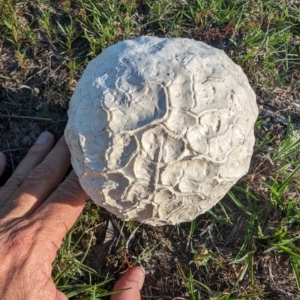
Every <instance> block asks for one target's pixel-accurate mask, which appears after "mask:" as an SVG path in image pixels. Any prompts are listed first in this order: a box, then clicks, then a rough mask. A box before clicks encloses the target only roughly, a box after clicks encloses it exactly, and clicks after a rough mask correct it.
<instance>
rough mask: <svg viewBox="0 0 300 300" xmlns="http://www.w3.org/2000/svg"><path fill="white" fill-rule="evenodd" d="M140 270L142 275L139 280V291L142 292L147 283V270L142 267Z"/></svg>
mask: <svg viewBox="0 0 300 300" xmlns="http://www.w3.org/2000/svg"><path fill="white" fill-rule="evenodd" d="M140 270H141V275H140V278H139V289H140V290H141V289H142V287H143V285H144V281H145V269H144V268H142V267H141V268H140Z"/></svg>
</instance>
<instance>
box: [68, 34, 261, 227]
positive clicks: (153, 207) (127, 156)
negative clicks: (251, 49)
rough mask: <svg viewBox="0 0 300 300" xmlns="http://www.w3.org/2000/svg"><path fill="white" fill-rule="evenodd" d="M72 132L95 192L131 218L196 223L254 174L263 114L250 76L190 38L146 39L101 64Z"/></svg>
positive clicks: (77, 107)
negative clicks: (252, 164)
mask: <svg viewBox="0 0 300 300" xmlns="http://www.w3.org/2000/svg"><path fill="white" fill-rule="evenodd" d="M68 114H69V122H68V124H67V127H66V130H65V137H66V141H67V144H68V146H69V148H70V151H71V154H72V164H73V167H74V170H75V172H76V174H77V175H78V177H79V181H80V183H81V185H82V187H83V188H84V190H85V191H86V192H87V194H88V195H89V196H90V197H91V198H92V199H93V200H94V201H95V202H96V203H97V204H99V205H101V206H105V208H106V209H107V210H108V211H110V212H112V213H114V214H116V215H117V216H119V217H120V218H124V219H134V220H138V221H140V222H143V223H147V224H151V225H164V224H176V223H180V222H185V221H191V220H192V219H194V218H195V217H197V216H198V215H199V214H201V213H204V212H205V211H207V210H209V209H210V208H211V207H212V206H213V205H215V204H216V203H217V202H218V201H219V200H220V199H221V198H222V197H223V196H224V195H225V194H226V193H227V192H228V190H229V189H230V188H231V187H232V186H233V185H234V184H235V183H236V181H237V180H238V179H239V178H240V177H241V176H243V175H244V174H246V173H247V171H248V168H249V164H250V159H251V156H252V152H253V145H254V129H253V128H254V123H255V120H256V118H257V115H258V109H257V105H256V97H255V94H254V92H253V90H252V89H251V87H250V85H249V83H248V80H247V77H246V76H245V74H244V73H243V71H242V69H241V68H240V67H239V66H237V65H236V64H234V63H233V62H232V61H231V60H230V59H229V58H228V57H227V56H226V55H225V54H224V53H223V52H222V51H220V50H218V49H215V48H213V47H210V46H208V45H206V44H204V43H202V42H198V41H194V40H190V39H167V38H156V37H139V38H137V39H134V40H128V41H123V42H119V43H117V44H116V45H114V46H111V47H109V48H107V49H106V50H105V51H103V52H102V53H101V54H100V55H99V56H98V57H96V58H95V59H94V60H92V61H91V62H90V63H89V65H88V66H87V68H86V70H85V71H84V74H83V76H82V78H81V79H80V81H79V82H78V84H77V87H76V89H75V91H74V94H73V96H72V99H71V103H70V108H69V112H68Z"/></svg>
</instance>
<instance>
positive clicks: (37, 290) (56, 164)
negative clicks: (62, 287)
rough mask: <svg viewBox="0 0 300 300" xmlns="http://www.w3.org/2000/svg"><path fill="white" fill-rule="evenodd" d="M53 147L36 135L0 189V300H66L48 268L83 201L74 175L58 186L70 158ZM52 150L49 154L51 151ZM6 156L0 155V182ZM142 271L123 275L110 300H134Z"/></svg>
mask: <svg viewBox="0 0 300 300" xmlns="http://www.w3.org/2000/svg"><path fill="white" fill-rule="evenodd" d="M53 145H54V137H53V135H52V134H50V133H49V132H44V133H42V134H41V135H40V137H39V138H38V140H37V141H36V143H35V144H34V145H33V146H32V148H31V149H30V150H29V152H28V154H27V155H26V157H25V158H24V160H23V161H22V162H21V163H20V164H19V166H18V167H17V169H16V170H15V172H14V174H13V175H12V177H11V178H10V179H9V180H8V181H7V182H6V184H5V185H4V186H3V187H2V188H1V189H0V257H1V264H0V299H2V300H19V299H20V300H27V299H30V300H35V299H39V300H40V299H44V300H65V299H67V297H66V296H65V295H64V294H63V293H61V292H60V291H58V290H57V289H56V287H55V285H54V282H53V281H52V279H51V272H52V263H53V261H54V259H55V255H56V252H57V250H58V249H59V248H60V246H61V243H62V240H63V238H64V237H65V235H66V234H67V232H68V231H69V229H70V228H71V227H72V225H73V224H74V223H75V221H76V219H77V218H78V216H79V214H80V213H81V211H82V209H83V207H84V204H85V201H86V199H87V198H88V197H87V195H86V194H85V192H84V191H83V190H82V188H81V187H80V185H79V182H78V178H77V176H76V175H75V173H74V171H71V173H70V174H69V175H68V176H67V178H66V179H65V180H64V181H62V180H63V178H64V176H65V174H66V172H67V170H68V168H69V166H70V153H69V150H68V147H67V145H66V143H65V140H64V138H62V139H60V141H59V142H58V143H57V144H56V145H55V147H54V148H53V149H52V147H53ZM51 149H52V150H51ZM4 168H5V156H4V154H3V153H0V176H1V175H2V173H3V171H4ZM143 281H144V270H143V269H142V268H140V267H135V268H132V269H131V270H129V271H128V272H126V273H125V274H124V275H123V276H122V278H121V279H120V280H119V281H118V282H117V283H116V285H115V287H114V289H115V290H120V289H126V288H131V289H129V290H126V291H123V292H121V293H119V294H116V295H113V296H112V297H111V300H129V299H130V300H138V299H140V292H139V290H140V288H141V286H142V284H143Z"/></svg>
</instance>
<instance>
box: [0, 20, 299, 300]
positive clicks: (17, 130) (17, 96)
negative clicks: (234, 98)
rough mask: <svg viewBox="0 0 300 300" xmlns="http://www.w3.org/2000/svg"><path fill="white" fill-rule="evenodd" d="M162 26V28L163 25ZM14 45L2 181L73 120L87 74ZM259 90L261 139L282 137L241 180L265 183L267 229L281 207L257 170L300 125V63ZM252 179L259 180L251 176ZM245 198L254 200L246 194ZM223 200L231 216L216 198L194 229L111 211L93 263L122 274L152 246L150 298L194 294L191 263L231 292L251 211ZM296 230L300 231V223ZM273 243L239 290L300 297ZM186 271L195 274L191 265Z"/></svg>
mask: <svg viewBox="0 0 300 300" xmlns="http://www.w3.org/2000/svg"><path fill="white" fill-rule="evenodd" d="M149 32H153V30H152V28H151V26H148V27H145V28H144V29H143V30H142V32H141V34H148V33H149ZM155 34H156V35H158V36H160V35H162V34H160V32H159V31H156V33H155ZM193 37H194V38H196V39H199V40H204V41H206V42H208V43H210V44H212V45H214V46H220V47H219V48H222V49H223V50H224V51H225V52H226V53H227V54H228V55H229V56H230V54H231V52H230V51H231V46H230V45H227V44H226V43H225V44H224V43H222V45H220V44H218V42H216V41H214V40H209V39H206V36H205V34H204V33H199V34H198V35H196V34H195V33H194V34H193ZM14 51H15V48H14V46H12V45H11V44H9V43H7V42H4V41H2V40H0V73H1V74H2V75H3V76H1V77H0V150H1V151H3V152H4V153H5V154H6V157H7V168H6V171H5V174H4V176H3V177H2V178H1V181H0V186H1V185H3V184H4V183H5V181H6V180H7V178H9V176H10V175H11V174H12V172H13V170H14V169H15V167H16V166H17V165H18V163H19V162H20V160H21V159H22V158H23V157H24V155H25V154H26V152H27V151H28V149H29V147H30V146H31V145H32V144H33V143H34V141H35V139H36V138H37V137H38V135H39V134H40V133H41V132H42V131H44V130H48V131H50V132H52V133H53V134H54V135H55V137H56V138H57V139H58V138H59V137H60V136H62V134H63V130H64V127H65V125H66V122H67V109H68V102H69V99H70V97H71V95H72V92H73V90H74V86H75V85H76V82H77V81H78V79H79V78H80V76H81V73H80V72H77V73H76V74H74V76H72V77H70V74H69V72H68V71H67V68H66V67H65V65H64V58H63V57H62V56H61V55H59V52H55V48H54V47H53V48H51V47H44V48H41V49H39V51H40V53H39V54H38V55H32V56H31V58H28V59H27V61H26V64H25V65H24V66H23V67H22V68H20V66H19V65H18V62H17V59H16V57H15V55H14ZM6 78H10V79H6ZM254 90H255V92H256V95H257V104H258V107H259V113H260V114H259V120H262V121H263V125H262V126H260V127H259V128H258V129H256V132H255V133H256V137H257V140H258V141H259V140H260V141H261V140H262V139H263V138H264V137H265V136H266V134H267V133H271V134H272V136H274V137H277V138H276V139H275V140H274V144H273V145H269V146H268V147H265V148H264V149H259V150H257V151H256V152H255V154H254V156H253V160H252V164H251V168H250V171H249V174H248V175H246V176H245V177H244V178H242V179H241V181H240V182H239V183H238V185H242V186H244V187H247V186H249V187H250V189H257V192H258V194H259V193H260V191H262V192H261V195H262V197H261V199H259V201H258V206H259V207H260V206H261V207H262V208H264V210H263V212H262V214H263V217H262V219H264V220H265V222H264V224H263V226H264V228H263V230H264V231H268V230H269V231H272V228H274V227H276V224H277V225H278V222H279V220H280V214H281V212H280V209H278V210H275V209H274V208H272V207H271V206H270V207H269V209H265V208H266V207H268V205H266V199H265V198H264V197H265V194H264V192H263V191H264V187H263V186H262V183H261V180H262V179H263V178H267V176H268V174H266V175H264V176H265V177H263V176H261V174H259V175H257V170H258V168H259V166H260V165H261V163H262V162H263V161H265V157H266V155H267V154H268V152H272V151H273V150H274V147H275V146H276V143H279V142H280V141H281V140H282V139H283V136H284V133H285V131H286V127H287V123H288V117H289V116H290V117H291V121H292V124H293V125H294V128H295V130H297V129H300V71H297V70H294V71H293V72H292V73H289V74H287V78H286V84H284V85H283V86H282V87H280V88H277V87H273V88H268V89H265V88H263V87H262V86H259V85H258V84H256V85H255V86H254ZM253 178H255V179H253ZM251 180H254V181H255V182H256V183H255V184H249V182H250V181H251ZM235 193H236V194H238V193H239V192H238V191H235ZM295 199H298V201H300V196H299V193H298V194H297V193H296V194H295ZM240 201H241V202H242V203H244V204H245V205H246V204H247V200H246V199H245V197H244V196H243V195H241V198H240ZM222 205H223V207H225V209H226V211H227V212H228V213H229V214H230V217H229V218H228V219H227V218H226V217H225V215H224V211H223V210H222V207H221V206H218V205H217V206H216V207H214V208H213V209H212V214H211V213H206V214H203V215H201V216H199V217H198V218H197V220H196V229H195V231H194V233H193V234H192V235H190V227H191V225H190V223H184V224H181V225H180V226H178V227H177V226H176V227H175V226H164V227H155V228H154V227H150V226H147V225H138V224H134V225H133V228H131V227H130V225H126V224H124V223H123V221H121V220H119V219H117V218H116V217H114V216H112V215H110V214H108V213H105V212H104V213H103V217H102V218H103V226H99V227H98V228H97V230H96V231H95V232H94V234H95V242H94V245H93V246H92V249H91V251H90V253H89V255H88V258H87V264H88V265H89V266H91V267H92V268H94V269H95V270H96V271H97V272H99V273H100V274H104V273H105V274H106V273H110V274H116V272H117V271H118V270H125V269H126V268H127V267H128V266H130V265H132V264H133V263H134V262H135V261H136V260H137V259H139V258H141V256H143V255H144V254H146V255H145V257H144V259H143V260H142V262H141V265H142V266H144V267H145V269H146V271H147V277H146V282H145V285H144V288H143V291H142V293H143V299H161V300H167V299H174V300H175V299H177V300H179V299H188V298H189V296H188V294H187V289H186V287H185V284H184V280H183V276H182V274H180V267H181V266H190V269H191V272H192V274H193V277H194V279H195V280H197V281H199V282H202V283H205V285H207V286H208V287H209V288H210V289H211V290H213V291H216V293H224V294H226V292H227V291H228V292H229V291H230V290H231V288H232V287H233V286H235V282H236V278H237V276H238V274H240V271H241V267H242V265H241V264H238V263H237V264H230V263H229V262H230V261H233V260H234V258H235V257H236V255H237V254H238V252H239V250H240V249H241V246H242V245H243V243H244V239H245V235H246V233H247V230H248V228H249V226H248V225H249V223H248V222H249V217H248V216H246V215H244V214H242V213H241V212H240V210H238V209H237V207H236V206H235V205H234V204H233V203H232V201H231V200H230V199H229V197H225V198H224V199H223V200H222ZM213 215H215V216H223V219H219V220H217V219H216V218H215V217H214V216H213ZM220 218H221V217H220ZM228 220H230V222H229V221H228ZM292 230H294V231H295V234H297V232H298V230H299V229H298V228H293V229H292ZM108 231H109V232H110V235H109V236H108V233H107V232H108ZM103 242H105V244H104V245H103ZM191 245H192V246H193V248H194V249H198V252H197V253H192V252H191ZM153 247H155V249H154V250H153V251H152V252H151V255H150V254H149V255H147V252H148V251H151V249H153ZM199 249H202V250H203V252H201V251H200V250H199ZM267 249H268V245H267V244H266V243H265V242H264V240H259V241H258V242H257V243H256V244H255V245H253V247H252V248H250V249H249V251H252V253H253V254H254V257H255V259H254V266H253V270H254V285H251V284H250V281H251V278H250V277H249V274H248V273H247V274H246V275H245V276H244V278H243V279H242V280H241V281H240V283H239V284H238V285H237V286H236V289H235V293H234V294H233V295H238V294H239V295H242V294H246V293H251V292H257V291H262V292H268V294H266V295H262V296H253V297H252V299H272V300H275V299H276V300H280V299H282V300H287V299H290V300H292V299H293V300H296V299H300V294H299V290H298V289H297V286H296V283H295V280H294V277H293V276H294V274H293V270H292V268H291V266H290V263H289V258H288V256H286V255H284V254H280V253H278V252H274V251H271V252H265V250H267ZM199 251H200V252H199ZM184 272H186V273H185V275H186V276H187V277H188V276H189V274H188V273H187V272H188V271H187V269H186V268H185V269H184ZM196 290H198V291H200V292H201V294H202V297H203V298H201V299H212V298H209V297H212V296H209V292H208V291H207V290H206V289H205V287H203V286H202V285H200V284H198V285H196ZM215 296H217V294H216V295H215ZM222 299H223V298H222ZM224 299H225V298H224ZM230 299H231V298H230ZM232 299H236V298H232ZM239 299H242V298H239Z"/></svg>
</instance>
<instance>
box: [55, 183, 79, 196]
mask: <svg viewBox="0 0 300 300" xmlns="http://www.w3.org/2000/svg"><path fill="white" fill-rule="evenodd" d="M58 191H59V192H60V193H61V194H62V195H63V196H71V197H76V196H77V195H78V194H79V193H80V192H81V191H82V188H81V186H80V184H79V182H78V179H75V178H66V179H65V180H64V181H63V182H62V183H61V184H60V185H59V187H58ZM80 194H81V193H80Z"/></svg>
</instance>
